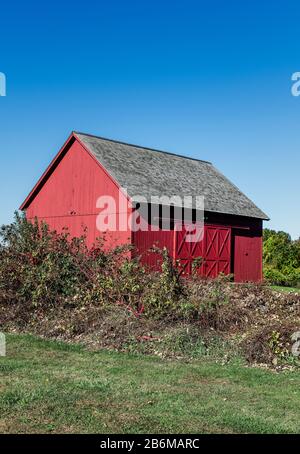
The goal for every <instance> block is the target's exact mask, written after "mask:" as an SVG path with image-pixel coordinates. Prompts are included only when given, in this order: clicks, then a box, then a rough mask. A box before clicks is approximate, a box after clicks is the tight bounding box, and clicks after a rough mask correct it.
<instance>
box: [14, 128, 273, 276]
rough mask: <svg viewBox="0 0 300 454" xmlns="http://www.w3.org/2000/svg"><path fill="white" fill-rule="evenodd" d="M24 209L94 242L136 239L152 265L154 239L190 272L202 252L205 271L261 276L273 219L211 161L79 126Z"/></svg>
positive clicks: (202, 270) (31, 215) (201, 269)
mask: <svg viewBox="0 0 300 454" xmlns="http://www.w3.org/2000/svg"><path fill="white" fill-rule="evenodd" d="M197 196H202V197H203V198H204V216H203V221H204V223H202V224H201V226H202V227H201V229H202V230H201V236H199V240H198V241H193V242H191V241H190V240H188V234H187V230H186V228H185V227H184V228H182V225H183V221H186V220H187V218H189V222H190V224H191V223H193V222H194V223H195V219H196V220H197V219H198V217H197V214H198V212H199V208H198V205H195V203H194V198H195V197H197ZM168 198H169V203H168ZM154 199H155V200H158V201H157V202H155V203H154V202H153V200H154ZM185 199H187V200H188V202H187V203H184V204H183V203H182V200H185ZM166 200H167V202H166ZM183 206H184V207H185V210H183ZM20 209H21V210H24V211H26V216H27V218H28V219H33V218H38V219H39V220H44V221H46V222H47V223H48V224H49V226H50V227H51V228H52V229H54V230H57V231H61V230H62V229H63V228H64V227H68V229H69V231H70V234H71V236H80V235H81V234H82V233H83V231H84V230H85V231H86V234H87V241H88V244H89V245H92V244H93V243H94V241H95V239H96V238H97V237H99V236H101V234H103V232H106V233H105V237H106V238H107V245H108V246H113V245H121V244H126V243H130V244H132V245H134V246H135V248H136V250H137V251H138V252H139V254H140V255H141V257H142V260H143V261H144V262H146V263H148V264H149V265H151V266H156V265H157V263H155V262H156V260H157V258H156V257H155V255H154V254H148V253H147V251H148V250H149V248H151V247H152V246H153V245H154V244H155V245H157V246H158V247H164V246H166V247H167V248H168V250H169V252H170V254H171V256H172V257H173V258H174V260H177V261H178V264H179V266H180V267H181V269H182V271H183V272H184V273H190V272H191V269H192V264H193V262H194V260H195V259H196V258H199V257H201V260H200V267H199V272H200V274H202V275H204V276H208V277H215V276H217V275H218V274H219V273H221V272H222V273H225V274H228V273H233V274H234V276H235V281H237V282H242V281H256V282H258V281H260V280H261V279H262V223H263V220H267V219H268V217H267V216H266V214H264V213H263V212H262V211H261V210H260V209H259V208H257V207H256V206H255V204H254V203H253V202H252V201H251V200H249V199H248V198H247V197H246V196H245V195H244V194H243V193H242V192H241V191H240V190H239V189H238V188H237V187H236V186H234V185H233V184H232V183H231V182H230V181H229V180H228V179H227V178H225V177H224V176H223V175H222V174H221V173H220V172H219V171H218V170H217V169H216V168H215V167H214V166H213V165H212V164H211V163H210V162H207V161H201V160H198V159H194V158H189V157H185V156H180V155H176V154H173V153H168V152H162V151H158V150H154V149H150V148H144V147H140V146H137V145H130V144H126V143H123V142H118V141H114V140H108V139H104V138H101V137H96V136H91V135H88V134H82V133H77V132H73V133H72V134H71V135H70V137H69V138H68V140H67V141H66V142H65V144H64V145H63V147H62V148H61V150H60V151H59V152H58V154H57V155H56V157H55V158H54V159H53V161H52V162H51V164H50V165H49V167H48V168H47V169H46V171H45V172H44V174H43V175H42V177H41V178H40V180H39V181H38V182H37V184H36V185H35V187H34V188H33V189H32V191H31V192H30V194H29V195H28V197H27V198H26V200H25V201H24V202H23V204H22V206H21V207H20ZM186 213H188V214H186ZM202 213H203V210H202ZM147 215H148V216H147ZM183 218H184V219H183ZM133 224H134V228H133ZM142 224H143V226H144V228H137V226H140V227H141V225H142ZM185 225H188V221H187V224H185ZM195 225H196V224H195ZM146 227H148V228H146Z"/></svg>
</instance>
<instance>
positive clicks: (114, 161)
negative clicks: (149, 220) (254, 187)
mask: <svg viewBox="0 0 300 454" xmlns="http://www.w3.org/2000/svg"><path fill="white" fill-rule="evenodd" d="M74 134H75V135H76V136H77V137H78V138H79V140H80V141H82V142H83V144H84V145H85V146H86V147H87V148H88V149H89V151H90V152H91V153H92V154H93V155H94V156H95V157H96V159H97V160H98V161H99V162H100V163H101V164H102V165H103V166H104V167H105V168H106V170H107V171H108V172H109V174H110V175H111V176H112V177H113V178H114V179H115V180H116V181H117V182H118V183H119V184H120V186H121V187H123V188H126V189H127V192H128V195H129V196H130V197H132V198H133V200H134V196H137V195H140V196H144V197H146V198H147V200H149V201H150V198H151V196H159V197H160V196H162V195H165V196H169V197H171V196H175V195H179V196H180V197H182V198H183V197H184V196H191V195H193V196H196V195H200V196H201V195H203V196H204V198H205V199H204V200H205V210H206V211H210V212H215V213H226V214H233V215H239V216H249V217H253V218H259V219H268V216H267V215H266V214H265V213H263V212H262V211H261V210H260V209H259V208H258V207H257V206H256V205H255V204H254V203H253V202H252V201H251V200H250V199H248V197H246V196H245V195H244V194H243V193H242V192H241V191H240V190H239V189H238V188H237V187H236V186H235V185H234V184H232V183H231V182H230V181H229V180H228V179H227V178H226V177H224V175H222V174H221V173H220V172H219V171H218V170H217V169H216V168H215V167H214V166H213V165H212V164H211V163H210V162H207V161H201V160H197V159H194V158H188V157H185V156H179V155H176V154H173V153H168V152H163V151H158V150H153V149H150V148H144V147H140V146H137V145H130V144H126V143H122V142H117V141H114V140H108V139H104V138H101V137H96V136H91V135H88V134H83V133H77V132H75V133H74Z"/></svg>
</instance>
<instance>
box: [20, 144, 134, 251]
mask: <svg viewBox="0 0 300 454" xmlns="http://www.w3.org/2000/svg"><path fill="white" fill-rule="evenodd" d="M104 194H105V195H109V196H111V197H113V199H114V200H115V201H116V213H118V212H119V206H118V205H119V197H121V198H122V197H123V198H124V200H123V205H124V206H125V204H126V205H128V204H127V198H126V197H125V195H123V194H122V193H121V192H120V191H119V186H118V184H117V183H116V182H115V181H114V180H113V178H112V177H111V176H110V175H109V174H108V172H107V171H106V169H104V168H103V167H102V166H101V164H100V163H98V162H97V161H96V160H95V158H94V157H93V156H92V155H91V154H90V153H89V152H88V151H87V150H86V149H85V147H84V146H83V145H82V144H81V143H80V142H79V141H78V140H77V139H75V140H74V137H71V138H70V139H69V141H68V142H67V143H66V144H65V146H64V148H63V149H61V150H60V152H59V153H58V155H57V156H56V158H55V159H54V160H53V162H52V164H51V166H50V167H49V168H48V169H47V171H46V172H45V174H44V175H43V177H42V179H41V180H40V181H39V183H38V184H37V185H36V186H35V188H34V189H33V191H32V192H31V194H30V195H29V196H28V198H27V199H26V200H25V202H24V203H23V205H22V206H21V209H23V210H26V216H27V218H28V219H34V218H38V219H39V220H44V221H45V222H47V224H48V225H49V226H50V228H51V229H54V230H56V231H58V232H60V231H62V229H63V228H65V227H68V229H69V232H70V235H71V236H72V237H73V236H74V237H76V236H77V237H78V236H80V235H82V234H83V233H84V232H85V230H86V233H87V243H88V245H89V246H91V245H92V244H93V243H94V242H95V239H96V238H97V237H99V236H102V233H101V232H99V231H98V230H97V226H96V220H97V216H99V211H100V210H99V209H98V208H97V200H98V198H99V197H100V196H102V195H104ZM105 236H106V244H107V246H108V247H109V246H113V245H118V244H120V243H122V244H125V243H128V242H130V241H131V233H130V230H129V229H128V230H127V231H119V229H118V225H117V231H116V232H109V233H107V234H106V235H105Z"/></svg>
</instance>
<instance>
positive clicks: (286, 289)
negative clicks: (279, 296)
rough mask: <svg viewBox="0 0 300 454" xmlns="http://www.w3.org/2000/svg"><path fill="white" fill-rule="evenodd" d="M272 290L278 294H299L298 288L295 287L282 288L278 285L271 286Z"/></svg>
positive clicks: (299, 289)
mask: <svg viewBox="0 0 300 454" xmlns="http://www.w3.org/2000/svg"><path fill="white" fill-rule="evenodd" d="M272 289H274V290H277V291H279V292H285V293H290V292H293V293H300V288H295V287H282V286H280V285H272Z"/></svg>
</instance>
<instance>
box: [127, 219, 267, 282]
mask: <svg viewBox="0 0 300 454" xmlns="http://www.w3.org/2000/svg"><path fill="white" fill-rule="evenodd" d="M184 236H185V232H184V231H181V232H180V231H179V232H176V230H175V231H164V230H159V231H157V232H151V231H149V232H142V231H138V232H136V233H135V234H134V235H133V243H134V245H135V247H136V250H137V251H138V253H139V254H140V255H141V257H142V262H143V263H145V264H148V265H149V266H150V267H151V268H154V269H158V268H159V261H158V256H157V255H156V254H153V253H150V254H149V253H148V252H147V251H148V250H149V249H150V248H151V247H152V246H153V245H155V246H158V247H160V248H163V247H166V248H167V249H168V251H169V253H170V255H171V256H172V257H173V258H174V259H176V260H178V261H179V266H180V268H181V270H182V272H184V273H186V274H189V273H191V267H192V262H193V259H194V258H197V257H203V258H204V261H203V263H202V265H201V267H200V269H199V274H201V275H203V276H208V277H215V276H217V275H218V274H219V273H220V272H223V273H224V274H229V273H233V274H234V277H235V281H236V282H243V281H253V282H260V281H261V280H262V221H261V220H259V219H251V218H244V217H240V216H231V215H222V214H216V213H214V214H213V213H206V220H205V228H204V236H203V241H202V242H200V243H197V244H195V243H187V242H185V240H184Z"/></svg>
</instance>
